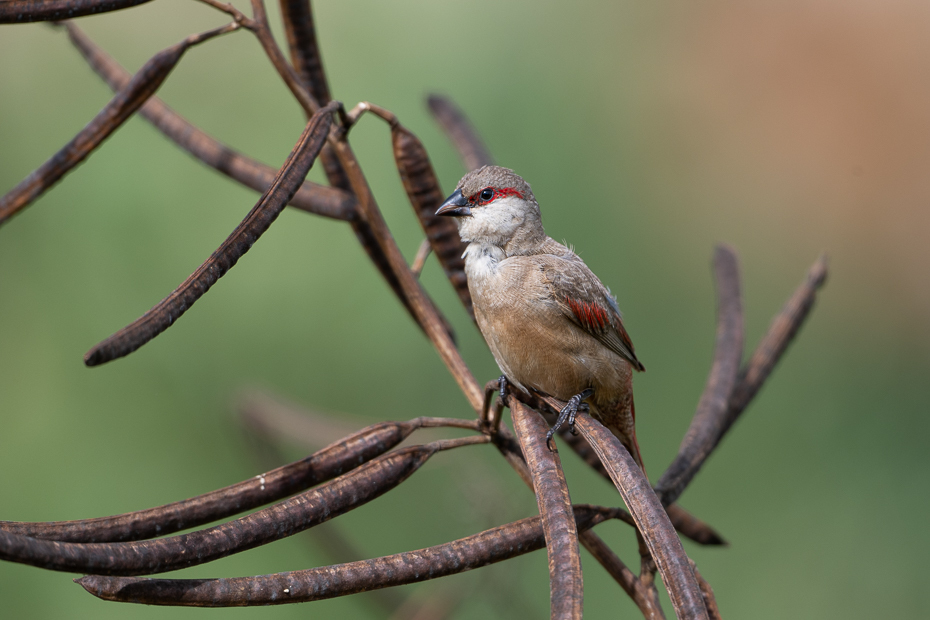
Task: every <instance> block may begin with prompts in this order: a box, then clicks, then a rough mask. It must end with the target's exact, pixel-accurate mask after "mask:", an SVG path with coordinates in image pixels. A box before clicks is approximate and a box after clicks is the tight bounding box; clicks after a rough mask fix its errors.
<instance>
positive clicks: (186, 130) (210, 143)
mask: <svg viewBox="0 0 930 620" xmlns="http://www.w3.org/2000/svg"><path fill="white" fill-rule="evenodd" d="M65 28H66V29H67V31H68V38H69V39H70V40H71V43H72V44H74V47H76V48H77V50H78V51H79V52H80V53H81V56H83V57H84V60H86V61H87V64H89V65H90V68H91V69H93V70H94V72H95V73H96V74H97V75H99V76H100V77H101V78H103V80H104V81H105V82H106V83H107V84H108V85H109V86H110V88H111V89H113V90H115V91H117V90H120V89H121V88H123V87H124V86H125V85H126V83H127V82H129V80H130V78H131V77H132V76H131V75H130V74H129V72H128V71H126V70H125V69H123V68H122V67H121V66H120V65H119V63H117V62H116V61H115V60H113V59H112V58H111V57H110V56H108V55H107V54H106V53H104V52H103V50H101V49H100V48H99V47H98V46H97V45H95V44H94V42H93V41H91V40H90V38H89V37H88V36H87V35H86V34H84V33H83V32H82V31H81V30H80V29H79V28H78V27H77V26H75V25H74V24H73V23H71V22H67V23H65ZM139 115H140V116H142V118H144V119H145V120H147V121H148V122H150V123H151V124H152V125H154V126H155V127H156V129H158V130H159V131H161V132H162V134H164V135H165V137H167V138H168V139H169V140H171V141H172V142H174V143H175V144H177V145H178V146H179V147H181V148H182V149H184V150H185V151H187V152H188V153H190V154H191V155H193V156H194V157H196V158H197V159H199V160H200V161H201V162H203V163H205V164H206V165H208V166H210V167H211V168H213V169H214V170H216V171H217V172H219V173H220V174H224V175H226V176H228V177H229V178H231V179H233V180H235V181H238V182H239V183H242V184H243V185H245V186H246V187H250V188H252V189H254V190H255V191H257V192H261V193H264V192H266V191H267V190H268V188H269V187H271V184H272V183H273V182H274V179H275V176H276V175H277V173H278V171H277V170H275V169H274V168H272V167H271V166H266V165H265V164H263V163H260V162H257V161H255V160H254V159H251V158H249V157H246V156H245V155H243V154H242V153H239V152H237V151H235V150H234V149H232V148H230V147H228V146H226V145H225V144H223V143H222V142H220V141H219V140H216V139H215V138H213V137H212V136H210V135H208V134H206V133H205V132H203V131H202V130H200V129H199V128H198V127H196V126H195V125H193V124H191V123H190V122H189V121H188V120H187V119H185V118H184V117H182V116H181V115H180V114H178V113H177V112H175V111H174V110H172V109H171V108H170V107H168V106H167V105H166V104H165V102H164V101H162V100H161V99H159V98H158V97H156V96H152V97H150V98H149V100H148V101H146V102H145V105H143V106H142V108H141V109H140V110H139ZM289 206H292V207H296V208H297V209H300V210H302V211H307V212H308V213H314V214H316V215H322V216H324V217H331V218H333V219H337V220H354V219H355V218H356V213H355V198H354V197H353V196H352V195H351V194H350V193H348V192H345V191H342V190H340V189H337V188H335V187H327V186H325V185H318V184H316V183H313V182H310V181H304V183H303V184H302V185H301V186H300V188H298V190H297V193H296V194H294V197H293V198H291V201H290V203H289Z"/></svg>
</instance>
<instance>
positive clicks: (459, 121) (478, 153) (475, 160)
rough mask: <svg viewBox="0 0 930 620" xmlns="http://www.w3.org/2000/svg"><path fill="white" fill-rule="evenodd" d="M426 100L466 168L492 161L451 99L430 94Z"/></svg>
mask: <svg viewBox="0 0 930 620" xmlns="http://www.w3.org/2000/svg"><path fill="white" fill-rule="evenodd" d="M426 101H427V105H428V106H429V111H430V112H432V113H433V118H435V119H436V122H438V123H439V125H440V126H441V127H442V128H443V129H444V130H445V132H446V135H447V136H448V137H449V140H451V141H452V145H453V146H455V150H456V151H457V152H458V154H459V157H461V158H462V163H463V164H464V165H465V169H466V170H475V169H477V168H480V167H481V166H488V165H491V164H493V163H494V158H493V157H491V153H490V151H488V148H487V147H486V146H485V145H484V142H482V140H481V138H479V137H478V133H477V132H476V131H475V129H474V127H472V124H471V123H470V122H469V121H468V118H466V117H465V114H463V113H462V110H461V109H460V108H459V107H458V106H457V105H455V103H453V101H452V100H451V99H449V98H448V97H444V96H442V95H430V96H429V97H428V98H427V100H426Z"/></svg>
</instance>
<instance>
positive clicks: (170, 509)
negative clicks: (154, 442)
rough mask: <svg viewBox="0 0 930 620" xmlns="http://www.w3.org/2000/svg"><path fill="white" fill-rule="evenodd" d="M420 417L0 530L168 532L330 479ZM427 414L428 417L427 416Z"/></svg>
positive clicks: (116, 537) (48, 534) (47, 534)
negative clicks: (165, 490) (178, 489)
mask: <svg viewBox="0 0 930 620" xmlns="http://www.w3.org/2000/svg"><path fill="white" fill-rule="evenodd" d="M422 420H423V419H422V418H415V419H413V420H410V421H409V422H382V423H380V424H374V425H372V426H368V427H366V428H363V429H361V430H360V431H358V432H356V433H353V434H351V435H349V436H348V437H345V438H344V439H340V440H339V441H337V442H335V443H333V444H331V445H329V446H327V447H325V448H323V449H322V450H319V451H318V452H316V453H314V454H312V455H310V456H308V457H306V458H303V459H301V460H299V461H295V462H294V463H290V464H288V465H283V466H281V467H278V468H277V469H273V470H272V471H269V472H267V473H265V474H261V475H259V476H254V477H252V478H249V479H248V480H245V481H243V482H238V483H236V484H233V485H230V486H228V487H225V488H222V489H218V490H216V491H211V492H210V493H205V494H203V495H198V496H197V497H192V498H190V499H186V500H183V501H180V502H173V503H170V504H165V505H164V506H158V507H155V508H148V509H145V510H137V511H135V512H128V513H125V514H121V515H114V516H111V517H98V518H96V519H82V520H79V521H52V522H39V523H28V522H20V521H0V531H5V532H10V533H13V534H20V535H22V536H29V537H32V538H40V539H44V540H57V541H60V542H82V543H89V542H119V541H127V540H143V539H146V538H154V537H156V536H164V535H166V534H173V533H174V532H178V531H180V530H185V529H188V528H192V527H197V526H198V525H203V524H205V523H210V522H212V521H218V520H219V519H225V518H226V517H230V516H232V515H234V514H238V513H241V512H245V511H247V510H251V509H253V508H257V507H259V506H261V505H263V504H268V503H270V502H275V501H278V500H280V499H281V498H283V497H287V496H288V495H292V494H294V493H299V492H301V491H305V490H306V489H308V488H310V487H312V486H314V485H316V484H320V483H321V482H326V481H327V480H332V479H333V478H335V477H336V476H340V475H342V474H344V473H346V472H348V471H350V470H352V469H354V468H356V467H358V466H360V465H362V464H364V463H367V462H368V461H370V460H371V459H373V458H375V457H377V456H380V455H381V454H384V453H385V452H387V451H388V450H390V449H392V448H394V447H395V446H397V444H399V443H400V442H402V441H403V440H404V439H406V438H407V437H408V436H409V435H410V433H412V432H413V431H414V430H416V429H418V428H423V426H424V424H423V422H422ZM427 420H429V419H427Z"/></svg>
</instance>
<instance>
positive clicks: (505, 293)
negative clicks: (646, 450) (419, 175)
mask: <svg viewBox="0 0 930 620" xmlns="http://www.w3.org/2000/svg"><path fill="white" fill-rule="evenodd" d="M436 215H444V216H449V217H454V218H455V219H456V223H457V225H458V229H459V235H460V236H461V238H462V242H463V243H465V244H467V245H466V249H465V252H464V254H463V257H464V258H465V274H466V278H467V282H468V290H469V293H470V294H471V298H472V303H473V305H474V312H475V318H476V320H477V323H478V328H479V330H480V331H481V334H482V336H484V339H485V341H486V342H487V344H488V347H489V348H490V350H491V353H492V355H493V356H494V359H495V361H496V362H497V365H498V366H499V367H500V370H501V372H502V373H503V376H502V378H501V379H502V384H503V383H504V381H506V382H507V383H509V384H510V385H513V386H516V387H517V388H519V389H521V390H523V391H524V392H527V393H530V392H531V391H535V392H538V393H542V394H545V395H548V396H552V397H555V398H558V399H560V400H562V401H566V402H567V404H566V406H565V407H564V408H563V409H562V410H561V411H560V413H559V416H558V419H557V421H556V422H555V424H554V425H553V427H552V428H551V430H550V431H549V433H548V435H547V437H546V441H547V445H549V441H550V440H551V439H552V436H553V434H554V433H555V432H556V431H557V430H558V429H559V428H560V427H561V426H563V425H565V424H568V428H569V429H571V430H572V431H573V432H574V419H575V415H576V413H577V411H578V409H579V407H581V408H584V405H583V404H582V403H584V404H586V405H588V409H589V411H590V412H591V414H592V415H593V416H594V417H595V418H597V419H598V420H599V421H600V422H601V423H602V424H604V426H606V427H607V428H608V429H609V430H610V431H611V432H612V433H613V434H614V435H615V436H616V437H617V438H618V439H619V440H620V442H621V443H622V444H623V445H624V446H625V447H626V449H627V450H628V451H629V452H630V454H631V455H632V456H633V458H634V459H635V460H636V462H637V464H638V465H639V467H640V468H641V469H642V468H643V460H642V455H641V454H640V450H639V444H638V442H637V440H636V430H635V417H636V414H635V409H634V405H633V371H634V370H636V371H643V370H645V367H644V366H643V365H642V363H640V361H639V360H638V359H637V358H636V353H635V351H634V349H633V343H632V341H631V340H630V336H629V334H628V333H627V331H626V329H625V327H624V325H623V320H622V317H621V314H620V309H619V307H618V306H617V301H616V299H615V298H614V296H613V295H612V294H611V293H610V290H609V289H608V288H607V287H606V286H604V285H603V284H602V283H601V281H600V280H599V279H598V278H597V276H595V275H594V273H593V272H592V271H591V270H590V269H589V268H588V266H587V265H585V263H584V262H583V261H582V260H581V258H580V257H579V256H578V255H577V254H575V252H574V250H573V249H571V248H569V247H566V246H565V245H563V244H561V243H559V242H557V241H555V240H554V239H552V238H551V237H549V236H548V235H546V232H545V230H544V229H543V224H542V218H541V215H540V210H539V203H537V201H536V198H535V196H534V195H533V191H532V189H530V185H529V184H528V183H527V182H526V181H524V180H523V178H521V177H520V176H519V175H517V174H516V173H515V172H514V171H513V170H510V169H508V168H502V167H499V166H483V167H481V168H478V169H476V170H473V171H471V172H469V173H468V174H466V175H465V176H464V177H462V179H461V180H460V181H459V183H458V185H457V186H456V189H455V191H454V192H453V193H452V194H451V195H450V196H449V197H448V198H447V199H446V200H445V202H443V203H442V205H441V206H440V207H439V209H438V210H437V211H436ZM502 391H503V390H502ZM550 448H551V446H550Z"/></svg>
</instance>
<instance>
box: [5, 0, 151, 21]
mask: <svg viewBox="0 0 930 620" xmlns="http://www.w3.org/2000/svg"><path fill="white" fill-rule="evenodd" d="M150 1H151V0H5V1H4V2H0V24H24V23H27V22H49V21H58V20H62V19H72V18H74V17H81V16H82V15H94V14H95V13H107V12H109V11H118V10H120V9H128V8H129V7H133V6H136V5H139V4H145V3H146V2H150Z"/></svg>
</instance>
